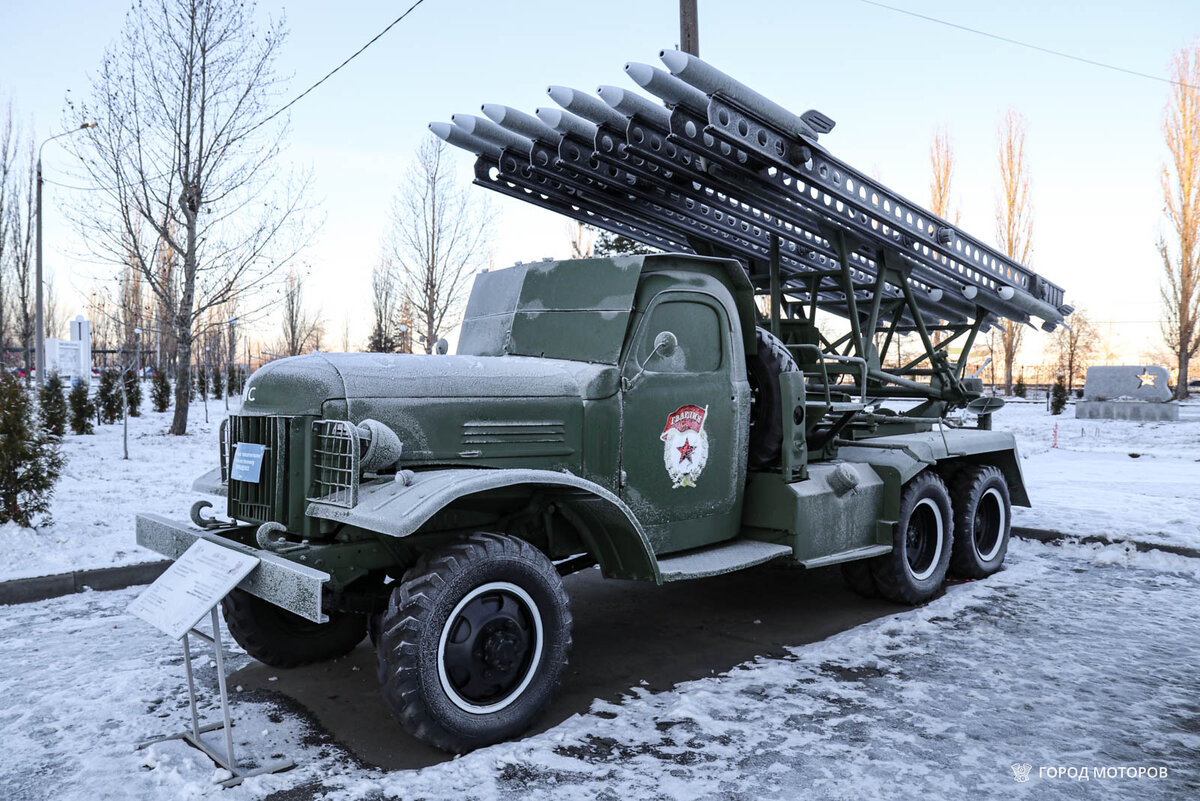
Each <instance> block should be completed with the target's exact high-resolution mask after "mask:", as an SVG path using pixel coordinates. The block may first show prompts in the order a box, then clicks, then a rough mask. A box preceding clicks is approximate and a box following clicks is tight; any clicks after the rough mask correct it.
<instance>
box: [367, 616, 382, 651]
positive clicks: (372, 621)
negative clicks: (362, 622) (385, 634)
mask: <svg viewBox="0 0 1200 801" xmlns="http://www.w3.org/2000/svg"><path fill="white" fill-rule="evenodd" d="M382 628H383V612H376V613H375V614H373V615H370V616H369V617H367V636H368V637H370V638H371V647H372V648H378V647H379V635H380V631H381V629H382Z"/></svg>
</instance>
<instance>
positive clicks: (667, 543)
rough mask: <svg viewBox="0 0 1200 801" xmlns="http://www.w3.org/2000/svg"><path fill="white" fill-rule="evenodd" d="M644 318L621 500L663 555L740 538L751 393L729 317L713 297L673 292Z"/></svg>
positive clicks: (628, 405)
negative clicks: (746, 411)
mask: <svg viewBox="0 0 1200 801" xmlns="http://www.w3.org/2000/svg"><path fill="white" fill-rule="evenodd" d="M639 305H641V304H639ZM639 311H640V314H638V316H637V322H636V323H635V326H636V327H635V330H634V334H633V337H632V339H631V340H630V342H629V345H628V347H627V348H626V354H625V362H624V364H623V365H622V379H623V380H622V386H623V388H624V389H623V392H622V438H621V439H622V442H621V445H622V448H621V468H622V485H621V496H622V498H623V499H624V500H625V502H626V503H627V504H629V506H630V507H631V508H632V509H633V511H634V512H635V513H636V514H637V516H638V519H639V520H641V521H642V524H643V525H644V526H645V527H646V529H647V533H648V535H649V537H650V539H651V542H652V544H653V545H654V549H655V552H656V553H668V552H672V551H679V550H685V549H688V548H697V547H700V546H703V545H708V544H710V543H713V542H719V541H721V540H725V539H729V538H731V537H734V536H736V534H737V531H738V523H739V519H740V516H741V497H742V487H743V485H744V483H745V475H746V473H745V464H746V462H745V441H746V426H747V424H748V423H747V421H746V420H742V419H741V417H743V415H742V414H741V413H740V412H739V408H742V409H744V408H746V406H745V404H744V403H742V404H739V395H738V393H739V391H741V392H746V393H748V390H747V389H744V387H745V379H744V368H743V370H742V371H740V372H741V373H742V375H739V376H737V378H738V379H739V380H738V381H735V375H734V366H735V364H741V363H742V362H741V360H740V359H738V360H737V361H736V362H735V359H734V352H733V347H734V343H735V342H740V340H735V339H734V332H733V329H732V326H731V321H730V315H729V310H728V308H727V307H726V305H725V304H724V303H722V302H721V300H720V299H719V298H718V297H716V296H714V295H711V294H708V293H701V292H690V291H663V292H659V293H657V294H655V295H653V297H651V298H650V299H649V300H648V302H646V303H645V305H644V308H643V309H639ZM663 332H669V333H670V334H671V335H673V336H668V337H661V336H660V335H662V334H663ZM671 339H673V340H674V341H675V342H676V343H677V344H675V345H674V347H673V348H669V347H661V345H662V344H663V342H664V340H671ZM656 341H657V343H658V344H659V345H660V347H658V348H657V349H656ZM737 355H738V356H740V352H739V353H738V354H737ZM742 400H743V401H745V398H742Z"/></svg>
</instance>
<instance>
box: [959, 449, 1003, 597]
mask: <svg viewBox="0 0 1200 801" xmlns="http://www.w3.org/2000/svg"><path fill="white" fill-rule="evenodd" d="M952 486H953V488H954V493H953V495H954V549H953V552H952V554H951V557H950V569H951V571H952V572H953V573H954V575H956V576H961V577H962V578H968V579H981V578H986V577H988V576H990V575H992V574H993V573H995V572H996V571H997V570H999V569H1000V567H1001V565H1003V564H1004V557H1005V555H1006V554H1007V553H1008V537H1009V531H1010V529H1011V527H1012V502H1011V500H1010V498H1009V493H1008V482H1007V481H1005V480H1004V474H1003V473H1001V472H1000V470H999V468H996V467H991V466H987V467H969V468H966V469H964V470H962V471H961V472H960V473H959V474H958V475H956V476H955V477H954V480H953V482H952Z"/></svg>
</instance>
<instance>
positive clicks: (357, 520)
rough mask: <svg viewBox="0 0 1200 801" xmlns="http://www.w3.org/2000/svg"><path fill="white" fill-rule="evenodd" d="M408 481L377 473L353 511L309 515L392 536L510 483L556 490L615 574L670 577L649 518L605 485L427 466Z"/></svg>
mask: <svg viewBox="0 0 1200 801" xmlns="http://www.w3.org/2000/svg"><path fill="white" fill-rule="evenodd" d="M409 475H410V476H411V481H410V483H408V484H404V483H401V482H400V481H394V480H391V479H377V480H375V481H370V482H364V483H363V484H361V485H360V486H359V490H358V504H357V505H356V506H354V507H353V508H351V509H346V508H344V507H341V506H333V505H330V504H326V503H321V502H319V501H312V502H310V503H309V504H308V508H307V510H306V514H307V515H308V516H309V517H315V518H320V519H323V520H331V521H334V522H337V523H344V524H348V525H353V526H357V527H359V528H362V529H366V530H367V531H374V532H376V533H378V534H383V535H385V536H389V537H407V536H409V535H410V534H412V533H414V532H415V531H417V530H418V529H419V528H420V527H421V526H422V525H424V524H425V523H426V522H427V521H428V520H429V519H430V518H432V517H433V516H434V515H435V514H437V513H438V512H440V511H441V510H442V509H444V508H446V506H448V505H450V504H451V503H453V502H454V501H456V500H458V499H460V498H464V497H467V496H470V495H476V494H479V493H484V492H488V491H491V490H496V489H502V488H504V487H531V488H532V487H537V488H544V489H550V490H554V494H555V496H556V498H557V499H558V500H559V501H560V502H561V503H562V504H563V505H564V506H565V507H566V508H567V509H568V510H569V513H570V515H571V517H572V518H573V520H572V522H573V523H575V524H576V525H577V527H579V528H580V529H581V531H580V534H581V536H582V537H583V539H584V541H585V543H587V544H588V546H589V551H590V552H591V554H592V555H593V556H594V557H595V558H596V561H597V562H598V563H599V565H600V569H601V571H602V572H603V573H604V575H605V577H607V578H625V579H639V580H642V581H653V582H655V583H657V584H661V583H662V575H661V573H660V572H659V569H658V560H657V558H655V556H654V551H653V549H652V547H651V545H650V540H649V538H647V536H646V532H645V530H644V529H643V528H642V525H641V523H639V522H638V519H637V517H636V515H634V513H633V511H632V510H631V509H630V508H629V507H628V506H627V505H626V504H625V503H624V502H623V501H622V500H621V499H620V498H618V497H617V496H616V495H614V494H613V493H611V492H609V491H608V490H606V489H604V488H603V487H601V486H600V485H599V484H596V483H594V482H591V481H588V480H586V479H583V478H580V477H578V476H575V475H572V474H570V473H559V472H555V471H553V470H530V469H516V470H480V469H449V470H427V471H421V472H417V473H412V474H409Z"/></svg>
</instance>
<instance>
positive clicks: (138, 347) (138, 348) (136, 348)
mask: <svg viewBox="0 0 1200 801" xmlns="http://www.w3.org/2000/svg"><path fill="white" fill-rule="evenodd" d="M133 353H134V357H133V371H134V375H136V376H137V378H138V380H139V381H141V380H142V329H140V328H136V327H135V328H134V329H133Z"/></svg>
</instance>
